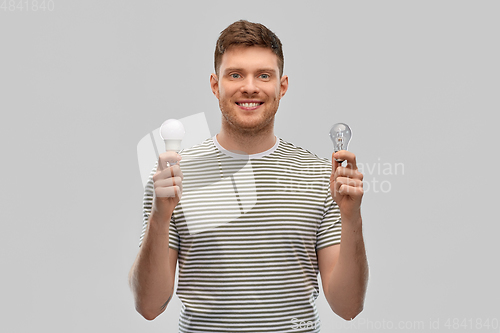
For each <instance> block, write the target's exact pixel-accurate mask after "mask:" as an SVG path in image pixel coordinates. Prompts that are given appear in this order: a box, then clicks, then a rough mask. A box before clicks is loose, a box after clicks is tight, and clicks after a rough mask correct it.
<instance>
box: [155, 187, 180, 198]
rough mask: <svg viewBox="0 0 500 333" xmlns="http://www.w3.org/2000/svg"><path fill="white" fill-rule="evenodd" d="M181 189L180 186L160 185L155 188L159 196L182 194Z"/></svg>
mask: <svg viewBox="0 0 500 333" xmlns="http://www.w3.org/2000/svg"><path fill="white" fill-rule="evenodd" d="M181 193H182V192H181V189H180V187H179V186H170V187H158V188H155V195H156V196H157V197H159V198H174V197H176V196H178V197H180V196H181Z"/></svg>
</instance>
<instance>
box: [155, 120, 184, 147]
mask: <svg viewBox="0 0 500 333" xmlns="http://www.w3.org/2000/svg"><path fill="white" fill-rule="evenodd" d="M185 133H186V131H185V130H184V126H183V125H182V123H181V122H180V121H179V120H177V119H168V120H166V121H165V122H164V123H163V124H161V127H160V136H161V138H162V139H163V141H165V150H166V151H175V152H178V151H179V150H181V142H182V139H183V138H184V134H185Z"/></svg>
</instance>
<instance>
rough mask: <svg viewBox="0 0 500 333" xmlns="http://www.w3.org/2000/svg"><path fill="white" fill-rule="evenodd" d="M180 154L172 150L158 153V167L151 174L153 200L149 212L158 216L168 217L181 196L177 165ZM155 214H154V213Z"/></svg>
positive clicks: (179, 170) (179, 172)
mask: <svg viewBox="0 0 500 333" xmlns="http://www.w3.org/2000/svg"><path fill="white" fill-rule="evenodd" d="M180 160H181V156H180V155H179V154H177V153H176V152H173V151H167V152H164V153H162V154H160V157H159V158H158V167H157V168H156V173H155V174H154V176H153V184H154V200H153V207H152V212H151V213H156V214H158V217H160V218H161V217H168V219H169V220H170V216H171V215H172V212H173V211H174V208H175V206H177V204H178V203H179V201H180V200H181V196H182V179H183V175H182V171H181V168H180V166H179V161H180ZM156 214H155V215H156Z"/></svg>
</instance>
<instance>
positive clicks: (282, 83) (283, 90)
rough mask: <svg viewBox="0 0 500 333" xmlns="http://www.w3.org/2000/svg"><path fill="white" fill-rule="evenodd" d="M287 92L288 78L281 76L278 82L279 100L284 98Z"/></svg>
mask: <svg viewBox="0 0 500 333" xmlns="http://www.w3.org/2000/svg"><path fill="white" fill-rule="evenodd" d="M287 90H288V76H286V75H283V76H282V77H281V80H280V99H281V98H282V97H283V96H285V93H286V91H287Z"/></svg>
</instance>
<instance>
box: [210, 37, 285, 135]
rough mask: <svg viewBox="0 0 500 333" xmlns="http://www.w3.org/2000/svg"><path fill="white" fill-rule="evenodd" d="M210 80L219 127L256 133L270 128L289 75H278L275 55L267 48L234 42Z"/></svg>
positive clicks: (239, 131)
mask: <svg viewBox="0 0 500 333" xmlns="http://www.w3.org/2000/svg"><path fill="white" fill-rule="evenodd" d="M210 83H211V87H212V91H213V93H214V95H215V96H216V97H217V99H218V100H219V106H220V109H221V112H222V127H223V128H224V129H225V130H229V131H231V132H233V133H235V131H236V132H238V133H241V134H258V133H260V132H262V131H266V130H269V129H271V130H272V128H273V126H274V116H275V114H276V111H277V110H278V106H279V101H280V99H281V97H283V96H284V95H285V92H286V90H287V88H288V77H286V76H282V77H281V78H280V77H279V68H278V58H277V56H276V55H275V54H274V53H273V52H272V51H271V50H270V49H268V48H264V47H260V46H233V47H231V48H229V49H228V50H227V51H226V52H225V53H224V55H223V56H222V61H221V65H220V68H219V74H218V75H215V74H212V76H211V78H210Z"/></svg>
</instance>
